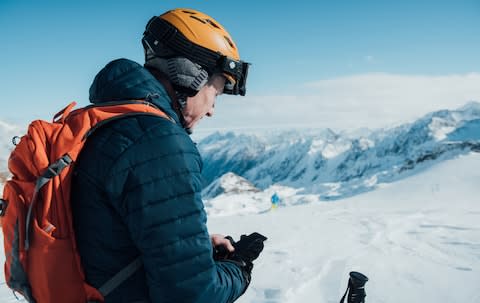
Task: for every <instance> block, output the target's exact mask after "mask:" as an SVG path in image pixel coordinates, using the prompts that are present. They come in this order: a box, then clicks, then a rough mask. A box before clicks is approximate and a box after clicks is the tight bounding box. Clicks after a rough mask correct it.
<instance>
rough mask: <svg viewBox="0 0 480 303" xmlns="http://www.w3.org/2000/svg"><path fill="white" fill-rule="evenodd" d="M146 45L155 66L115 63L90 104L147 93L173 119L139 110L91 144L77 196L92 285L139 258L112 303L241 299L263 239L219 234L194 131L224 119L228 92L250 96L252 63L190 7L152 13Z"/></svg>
mask: <svg viewBox="0 0 480 303" xmlns="http://www.w3.org/2000/svg"><path fill="white" fill-rule="evenodd" d="M142 43H143V46H144V49H145V66H144V67H143V66H141V65H139V64H137V63H135V62H132V61H130V60H127V59H119V60H115V61H112V62H110V63H109V64H107V65H106V66H105V68H103V69H102V70H101V71H100V72H99V74H98V75H97V76H96V77H95V80H94V81H93V84H92V86H91V88H90V101H91V102H92V103H94V104H97V105H102V104H107V103H108V104H110V102H112V101H128V100H144V101H145V102H148V103H149V104H151V105H152V106H154V107H157V108H159V109H160V110H161V111H163V112H164V113H165V114H167V115H168V117H169V119H165V118H162V117H159V116H155V115H145V114H143V115H142V114H138V113H137V114H135V113H132V115H129V116H126V117H125V116H124V117H123V118H121V119H118V120H116V121H113V122H109V123H108V124H106V125H103V126H101V127H99V128H98V129H97V130H95V132H94V133H93V134H92V135H91V136H90V137H89V138H88V139H87V142H86V144H85V147H84V148H83V150H82V153H81V155H80V157H79V159H78V161H77V164H76V167H75V172H74V177H73V180H72V196H71V197H72V211H73V216H74V218H73V219H74V228H75V231H76V237H77V244H78V250H79V253H80V257H81V260H82V265H83V267H84V270H85V274H86V279H87V282H88V283H89V284H91V285H93V286H94V287H96V288H101V287H102V286H105V284H106V283H109V282H110V281H111V280H112V277H113V276H114V275H116V274H117V273H119V272H121V271H122V269H125V268H126V266H127V265H128V264H131V263H132V261H134V260H136V259H138V258H140V260H141V264H142V266H141V268H140V269H137V270H135V271H134V273H133V274H125V273H123V274H121V275H120V276H122V278H121V279H120V280H121V283H120V285H119V286H116V287H114V289H113V290H112V291H111V292H110V293H109V294H108V295H106V296H105V302H107V303H108V302H115V303H122V302H125V303H127V302H128V303H134V302H138V303H140V302H144V303H145V302H198V303H203V302H219V303H223V302H233V301H235V300H236V299H237V298H238V297H239V296H240V295H241V294H243V293H244V292H245V290H246V288H247V287H248V284H249V281H250V274H251V270H252V267H253V263H252V261H253V260H255V259H256V258H257V257H258V255H259V254H260V252H261V251H262V249H263V239H259V237H256V238H255V237H242V239H241V241H239V242H237V243H235V242H234V241H233V240H232V239H231V238H229V239H226V238H224V237H223V236H219V235H213V236H209V234H208V231H207V227H206V213H205V211H204V208H203V203H202V200H201V190H202V177H201V170H202V160H201V158H200V155H199V153H198V150H197V148H196V146H195V144H194V143H193V142H192V141H191V139H190V137H189V135H188V134H189V133H190V132H191V130H192V129H193V128H194V126H195V125H196V124H197V123H198V122H199V120H200V119H202V118H203V117H204V116H212V115H213V111H214V104H215V99H216V97H217V96H219V95H221V94H222V93H228V94H234V95H237V94H240V95H245V84H246V82H245V81H246V77H247V69H248V64H247V63H245V62H243V61H241V60H240V58H239V55H238V50H237V48H236V46H235V44H234V42H233V39H232V38H231V37H230V35H229V34H228V33H227V32H226V31H225V29H224V28H223V27H222V26H221V25H220V24H219V23H218V22H217V21H215V20H214V19H212V18H211V17H209V16H207V15H205V14H203V13H201V12H198V11H195V10H190V9H176V10H171V11H168V12H166V13H165V14H163V15H161V16H159V17H154V18H152V19H151V20H150V22H149V23H148V25H147V27H146V31H145V33H144V37H143V39H142ZM260 238H261V237H260ZM232 244H233V245H232ZM222 247H223V249H222ZM214 251H215V252H216V253H214ZM127 267H128V266H127ZM122 280H124V281H122ZM117 284H118V283H117Z"/></svg>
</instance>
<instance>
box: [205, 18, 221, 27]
mask: <svg viewBox="0 0 480 303" xmlns="http://www.w3.org/2000/svg"><path fill="white" fill-rule="evenodd" d="M205 21H207V23H209V24H210V25H212V26H213V27H215V28H218V29H220V26H218V25H217V24H216V23H215V22H213V21H212V20H210V19H206V20H205Z"/></svg>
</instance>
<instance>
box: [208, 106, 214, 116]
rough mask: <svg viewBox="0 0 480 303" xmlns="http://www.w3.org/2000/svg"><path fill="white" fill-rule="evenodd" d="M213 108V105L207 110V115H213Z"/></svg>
mask: <svg viewBox="0 0 480 303" xmlns="http://www.w3.org/2000/svg"><path fill="white" fill-rule="evenodd" d="M213 112H214V109H213V107H212V108H211V109H210V110H209V111H208V112H207V117H211V116H213Z"/></svg>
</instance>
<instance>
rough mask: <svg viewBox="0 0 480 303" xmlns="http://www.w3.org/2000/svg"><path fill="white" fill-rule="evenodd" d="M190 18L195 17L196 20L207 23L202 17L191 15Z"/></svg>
mask: <svg viewBox="0 0 480 303" xmlns="http://www.w3.org/2000/svg"><path fill="white" fill-rule="evenodd" d="M190 18H192V19H195V20H197V21H200V22H202V23H203V24H206V23H207V22H206V21H205V20H203V19H200V18H198V17H197V16H190Z"/></svg>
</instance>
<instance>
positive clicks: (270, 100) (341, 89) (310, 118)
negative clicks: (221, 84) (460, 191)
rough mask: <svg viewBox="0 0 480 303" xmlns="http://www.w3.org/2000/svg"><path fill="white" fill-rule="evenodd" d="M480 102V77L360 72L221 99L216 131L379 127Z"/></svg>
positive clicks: (207, 124) (209, 125)
mask: <svg viewBox="0 0 480 303" xmlns="http://www.w3.org/2000/svg"><path fill="white" fill-rule="evenodd" d="M471 100H477V101H480V73H469V74H463V75H446V76H421V75H396V74H387V73H371V74H361V75H353V76H346V77H339V78H333V79H326V80H319V81H314V82H310V83H307V84H305V85H304V87H303V89H302V91H301V92H300V91H299V94H298V95H296V94H290V95H283V96H247V97H243V98H240V97H227V96H225V97H222V98H221V99H220V100H219V101H218V102H217V105H216V113H215V117H213V118H211V119H207V121H203V122H202V123H203V125H201V129H200V131H203V132H206V131H207V130H211V129H215V128H227V129H235V128H254V129H255V128H274V129H275V128H290V127H314V128H326V127H329V128H333V129H356V128H361V127H368V128H380V127H389V126H392V125H395V124H399V123H403V122H407V121H411V120H413V119H416V118H419V117H420V116H422V115H424V114H426V113H428V112H431V111H435V110H439V109H455V108H458V107H460V106H462V105H464V104H465V103H466V102H468V101H471Z"/></svg>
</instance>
